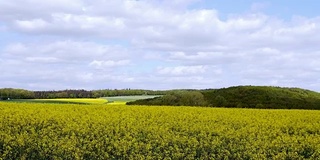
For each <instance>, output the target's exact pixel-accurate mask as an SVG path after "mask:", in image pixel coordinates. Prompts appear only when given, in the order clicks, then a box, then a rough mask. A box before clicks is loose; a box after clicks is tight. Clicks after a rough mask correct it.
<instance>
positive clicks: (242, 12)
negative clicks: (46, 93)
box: [0, 0, 320, 91]
mask: <svg viewBox="0 0 320 160" xmlns="http://www.w3.org/2000/svg"><path fill="white" fill-rule="evenodd" d="M318 3H319V2H318V0H304V1H298V0H296V1H292V0H270V1H255V0H238V1H234V0H224V1H220V0H219V1H218V0H45V1H44V0H0V68H1V72H0V88H3V87H12V88H23V89H29V90H60V89H88V90H91V89H106V88H110V89H115V88H117V89H123V88H141V89H174V88H196V89H200V88H221V87H229V86H236V85H268V86H283V87H301V88H306V89H311V90H314V91H320V10H319V8H318V5H317V4H318Z"/></svg>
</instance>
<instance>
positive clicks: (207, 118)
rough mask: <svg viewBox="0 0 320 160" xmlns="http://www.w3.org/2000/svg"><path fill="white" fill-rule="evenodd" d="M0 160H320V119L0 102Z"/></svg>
mask: <svg viewBox="0 0 320 160" xmlns="http://www.w3.org/2000/svg"><path fill="white" fill-rule="evenodd" d="M0 112H1V114H0V128H1V130H0V159H320V111H309V110H258V109H227V108H201V107H160V106H154V107H151V106H144V107H142V106H125V105H105V104H92V105H79V104H46V103H5V102H0Z"/></svg>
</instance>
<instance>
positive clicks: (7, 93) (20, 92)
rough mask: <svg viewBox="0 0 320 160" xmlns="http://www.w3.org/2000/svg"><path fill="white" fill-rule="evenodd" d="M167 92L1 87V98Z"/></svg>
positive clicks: (107, 95)
mask: <svg viewBox="0 0 320 160" xmlns="http://www.w3.org/2000/svg"><path fill="white" fill-rule="evenodd" d="M166 92H167V91H153V90H141V89H120V90H118V89H114V90H110V89H105V90H92V91H87V90H83V89H81V90H61V91H28V90H24V89H14V88H2V89H0V99H1V100H7V99H8V98H9V99H53V98H99V97H112V96H134V95H164V94H166Z"/></svg>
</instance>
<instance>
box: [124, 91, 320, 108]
mask: <svg viewBox="0 0 320 160" xmlns="http://www.w3.org/2000/svg"><path fill="white" fill-rule="evenodd" d="M190 92H192V95H190ZM199 93H201V95H199ZM186 97H188V98H186ZM128 104H129V105H130V104H138V105H177V104H178V105H186V106H196V105H197V104H198V106H210V107H233V108H273V109H320V93H318V92H314V91H310V90H305V89H300V88H282V87H270V86H236V87H229V88H221V89H208V90H199V91H183V92H175V93H174V92H173V93H169V94H167V95H164V96H163V97H157V98H153V99H147V100H138V101H135V102H131V103H128Z"/></svg>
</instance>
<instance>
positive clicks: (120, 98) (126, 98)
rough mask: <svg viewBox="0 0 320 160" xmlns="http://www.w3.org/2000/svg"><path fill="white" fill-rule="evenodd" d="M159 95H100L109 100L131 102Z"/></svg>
mask: <svg viewBox="0 0 320 160" xmlns="http://www.w3.org/2000/svg"><path fill="white" fill-rule="evenodd" d="M159 96H160V95H142V96H115V97H102V98H103V99H106V100H108V101H111V102H131V101H135V100H139V99H148V98H155V97H159Z"/></svg>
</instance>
